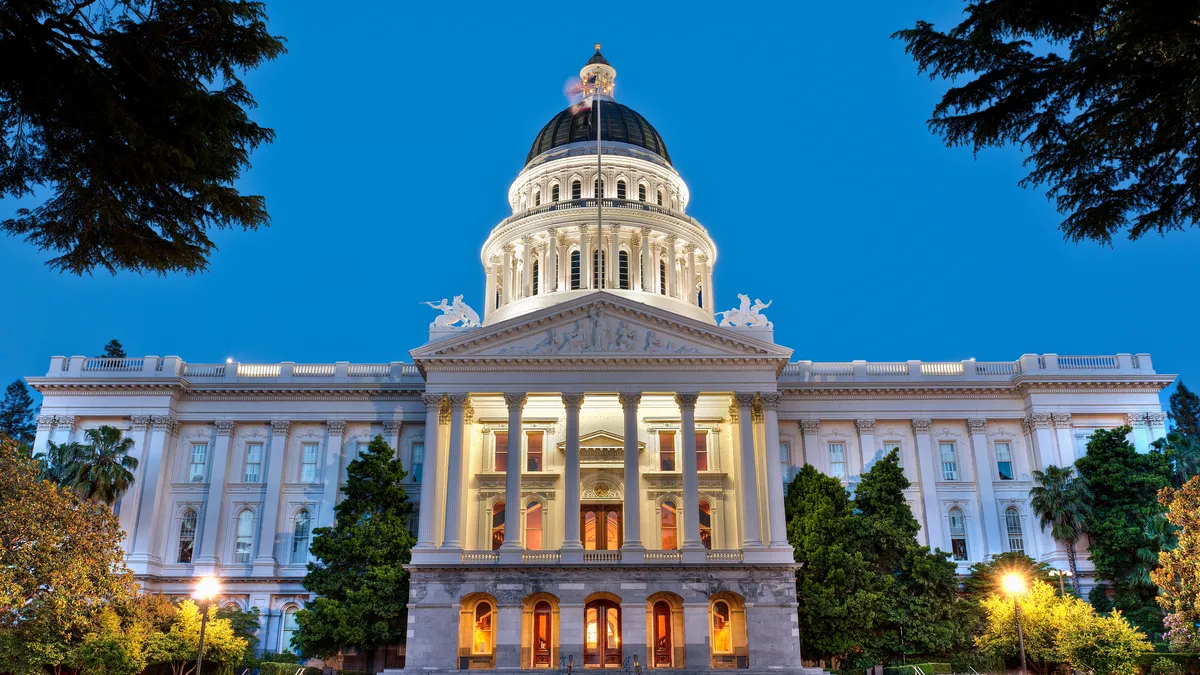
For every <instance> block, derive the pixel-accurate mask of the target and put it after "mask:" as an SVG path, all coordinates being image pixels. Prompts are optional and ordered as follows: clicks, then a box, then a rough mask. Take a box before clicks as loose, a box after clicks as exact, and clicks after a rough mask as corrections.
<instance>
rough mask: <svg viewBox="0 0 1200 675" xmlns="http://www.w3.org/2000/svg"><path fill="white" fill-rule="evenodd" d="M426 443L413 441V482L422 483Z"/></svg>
mask: <svg viewBox="0 0 1200 675" xmlns="http://www.w3.org/2000/svg"><path fill="white" fill-rule="evenodd" d="M424 470H425V444H424V443H413V445H412V479H413V482H416V483H420V482H421V476H423V475H424V473H425V471H424Z"/></svg>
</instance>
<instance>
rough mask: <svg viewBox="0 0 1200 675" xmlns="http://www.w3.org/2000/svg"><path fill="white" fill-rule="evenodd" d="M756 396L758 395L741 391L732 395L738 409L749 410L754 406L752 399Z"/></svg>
mask: <svg viewBox="0 0 1200 675" xmlns="http://www.w3.org/2000/svg"><path fill="white" fill-rule="evenodd" d="M757 396H758V394H757V393H755V392H753V391H749V392H747V391H743V392H737V393H735V394H734V395H733V400H734V401H735V402H736V403H737V406H738V407H739V408H750V407H752V406H753V405H754V399H755V398H756V397H757Z"/></svg>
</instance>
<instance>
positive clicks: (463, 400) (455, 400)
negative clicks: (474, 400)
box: [446, 394, 471, 410]
mask: <svg viewBox="0 0 1200 675" xmlns="http://www.w3.org/2000/svg"><path fill="white" fill-rule="evenodd" d="M470 398H471V395H470V394H447V395H446V399H447V400H449V401H450V409H451V410H454V409H455V408H458V409H460V410H461V409H462V408H463V407H464V406H466V405H467V400H468V399H470Z"/></svg>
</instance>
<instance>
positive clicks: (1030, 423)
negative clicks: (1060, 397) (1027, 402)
mask: <svg viewBox="0 0 1200 675" xmlns="http://www.w3.org/2000/svg"><path fill="white" fill-rule="evenodd" d="M1025 427H1026V428H1028V429H1049V428H1050V413H1039V412H1032V413H1029V414H1028V415H1026V416H1025Z"/></svg>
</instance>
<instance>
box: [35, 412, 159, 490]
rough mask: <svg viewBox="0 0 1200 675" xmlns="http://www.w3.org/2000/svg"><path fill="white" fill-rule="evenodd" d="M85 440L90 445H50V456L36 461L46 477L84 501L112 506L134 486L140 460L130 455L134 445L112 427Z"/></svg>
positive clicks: (92, 432)
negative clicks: (74, 492) (68, 489)
mask: <svg viewBox="0 0 1200 675" xmlns="http://www.w3.org/2000/svg"><path fill="white" fill-rule="evenodd" d="M84 438H85V439H86V441H87V442H84V443H81V442H78V441H72V442H69V443H61V444H59V443H55V442H53V441H50V442H48V443H47V452H46V455H45V456H42V455H40V454H39V455H38V457H37V458H36V459H37V460H38V462H39V465H40V467H41V473H42V477H43V478H45V479H47V480H50V481H53V482H55V483H57V484H59V485H62V486H64V487H67V488H70V489H72V490H75V491H76V492H77V493H79V495H80V496H81V497H83V498H84V499H95V500H97V501H100V502H102V503H104V504H108V505H112V504H113V503H114V502H116V501H117V498H118V497H120V496H121V495H122V494H124V493H125V491H126V490H128V489H129V487H130V486H131V485H133V479H134V475H133V472H134V471H135V470H136V469H137V466H138V460H137V458H135V457H133V456H131V455H130V454H129V453H130V452H131V451H132V450H133V447H134V441H133V439H132V438H122V437H121V430H120V429H117V428H116V427H110V426H108V425H103V426H100V427H97V428H95V429H88V430H86V431H84Z"/></svg>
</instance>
